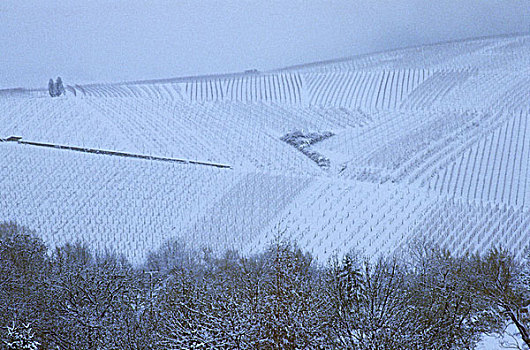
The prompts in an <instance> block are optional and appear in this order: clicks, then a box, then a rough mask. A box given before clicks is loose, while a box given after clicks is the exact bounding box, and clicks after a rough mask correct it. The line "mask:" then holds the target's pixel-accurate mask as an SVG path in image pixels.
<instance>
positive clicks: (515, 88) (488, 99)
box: [0, 36, 530, 262]
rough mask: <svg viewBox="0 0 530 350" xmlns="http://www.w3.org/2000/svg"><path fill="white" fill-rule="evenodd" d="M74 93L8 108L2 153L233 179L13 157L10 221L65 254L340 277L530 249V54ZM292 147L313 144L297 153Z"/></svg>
mask: <svg viewBox="0 0 530 350" xmlns="http://www.w3.org/2000/svg"><path fill="white" fill-rule="evenodd" d="M66 84H67V94H66V96H62V97H59V98H53V99H52V98H51V97H49V95H48V94H47V91H45V90H30V89H28V90H24V89H18V90H2V91H0V138H3V139H6V138H7V137H8V136H11V135H15V136H21V137H22V138H23V140H27V141H35V142H46V143H52V144H58V145H71V146H79V147H86V148H96V149H103V150H113V151H121V152H128V153H135V154H141V155H150V156H160V157H174V158H181V159H182V158H183V159H189V160H197V161H205V162H216V163H222V164H228V165H230V166H231V168H230V169H228V168H214V167H208V166H201V165H194V164H180V163H168V162H160V161H155V160H147V159H133V158H125V157H120V156H115V155H104V154H88V153H82V152H76V151H72V150H64V149H53V148H43V147H39V146H31V145H26V144H20V143H17V142H13V141H9V142H0V220H2V221H3V220H15V221H17V222H18V223H20V224H23V225H27V226H28V227H30V228H33V229H35V230H36V231H37V232H38V233H39V234H41V235H42V236H43V238H44V239H45V241H46V242H47V243H48V244H50V245H51V246H53V245H55V244H61V243H64V242H66V241H72V240H82V241H85V242H87V243H89V244H90V245H92V246H94V247H95V248H97V249H112V250H116V251H118V252H121V253H124V254H125V255H126V256H128V257H129V258H131V259H132V260H133V261H135V262H141V261H142V259H143V258H144V257H145V255H146V253H147V252H148V251H149V250H153V249H156V248H157V247H158V246H159V245H160V244H161V243H162V242H164V241H165V240H166V239H169V238H172V237H180V238H181V239H183V240H186V241H188V242H191V243H192V244H193V245H195V246H210V247H212V248H213V249H215V250H219V251H221V250H224V249H228V248H235V249H239V250H241V251H244V252H255V251H258V250H260V249H261V248H262V247H263V246H264V245H265V244H267V243H268V242H270V241H271V240H272V239H273V238H274V237H275V235H278V234H281V235H283V236H284V237H286V238H290V239H292V240H293V241H296V242H297V243H298V244H299V245H300V246H301V247H302V248H303V249H306V250H308V251H311V252H313V253H314V254H315V255H316V256H318V257H319V258H321V259H323V260H325V259H326V258H328V257H330V256H331V255H332V254H335V253H337V254H341V253H344V252H346V251H348V250H350V249H357V250H360V251H363V252H365V253H366V254H368V255H372V256H375V255H377V254H389V253H392V252H395V251H396V250H398V249H400V248H401V247H402V246H403V245H405V244H406V243H407V242H408V241H409V240H411V239H414V238H420V239H425V240H428V241H432V242H434V243H437V244H440V245H443V246H445V247H447V248H449V249H451V250H453V251H457V252H464V251H468V252H480V251H484V250H486V249H488V248H489V247H491V246H493V245H503V246H505V247H507V248H509V249H511V250H513V251H514V252H515V253H516V254H521V253H522V252H523V249H524V248H525V247H526V246H527V245H528V243H529V235H530V121H529V120H528V119H529V118H530V36H511V37H499V38H488V39H481V40H471V41H465V42H455V43H446V44H441V45H431V46H425V47H417V48H409V49H403V50H399V51H392V52H384V53H379V54H374V55H365V56H361V57H358V58H354V59H348V60H338V61H332V62H326V63H316V64H308V65H303V66H297V67H292V68H285V69H279V70H276V71H270V72H263V73H262V72H255V71H252V72H246V73H242V74H232V75H219V76H208V77H199V78H182V79H169V80H164V81H139V82H132V83H116V84H91V85H78V84H75V82H66ZM293 132H300V133H299V134H298V135H302V136H304V135H305V136H307V138H306V140H307V141H306V143H305V144H299V145H293V144H289V143H287V142H284V141H282V137H283V136H285V135H286V134H289V133H293ZM331 134H333V136H331V137H327V138H323V139H322V140H320V139H319V138H318V137H316V138H315V137H314V135H328V136H329V135H331ZM310 135H313V136H310ZM311 137H313V140H317V141H311V140H312V139H311ZM301 139H303V137H302V138H301Z"/></svg>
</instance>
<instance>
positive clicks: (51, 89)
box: [48, 79, 57, 97]
mask: <svg viewBox="0 0 530 350" xmlns="http://www.w3.org/2000/svg"><path fill="white" fill-rule="evenodd" d="M48 93H49V94H50V96H51V97H55V96H57V94H56V93H55V83H54V82H53V79H50V81H49V82H48Z"/></svg>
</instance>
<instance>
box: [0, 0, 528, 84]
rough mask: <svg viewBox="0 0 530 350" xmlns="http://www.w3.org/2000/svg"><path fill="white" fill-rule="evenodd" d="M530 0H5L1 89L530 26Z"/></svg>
mask: <svg viewBox="0 0 530 350" xmlns="http://www.w3.org/2000/svg"><path fill="white" fill-rule="evenodd" d="M529 13H530V5H529V3H528V1H516V0H507V1H479V0H440V1H434V2H433V1H421V0H413V1H410V0H377V1H373V0H356V1H345V0H343V1H336V0H335V1H314V0H310V1H299V0H296V1H233V0H222V1H213V0H207V1H169V0H154V1H144V0H113V1H110V0H86V1H77V0H64V1H55V2H51V1H41V0H24V1H16V0H3V1H2V2H1V3H0V37H1V38H2V40H1V41H0V53H1V54H0V88H14V87H44V86H45V84H46V82H47V79H48V78H49V77H52V76H53V77H55V76H57V75H61V76H62V77H63V78H65V80H66V81H75V82H76V83H87V82H104V81H108V82H118V81H131V80H141V79H160V78H168V77H177V76H188V75H202V74H213V73H228V72H236V71H243V70H247V69H253V68H256V69H259V70H262V71H266V70H271V69H276V68H280V67H285V66H290V65H296V64H302V63H308V62H314V61H321V60H327V59H336V58H340V57H349V56H354V55H358V54H364V53H370V52H376V51H383V50H389V49H394V48H399V47H405V46H411V45H422V44H429V43H435V42H441V41H447V40H455V39H463V38H470V37H478V36H489V35H499V34H508V33H517V32H526V31H528V29H529V23H530V20H529Z"/></svg>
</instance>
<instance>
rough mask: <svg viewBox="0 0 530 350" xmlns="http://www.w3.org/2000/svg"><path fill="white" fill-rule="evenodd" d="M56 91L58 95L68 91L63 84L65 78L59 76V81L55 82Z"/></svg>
mask: <svg viewBox="0 0 530 350" xmlns="http://www.w3.org/2000/svg"><path fill="white" fill-rule="evenodd" d="M55 93H56V96H61V95H64V94H65V93H66V90H65V89H64V86H63V80H62V79H61V77H57V81H56V82H55Z"/></svg>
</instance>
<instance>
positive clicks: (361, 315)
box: [0, 222, 530, 350]
mask: <svg viewBox="0 0 530 350" xmlns="http://www.w3.org/2000/svg"><path fill="white" fill-rule="evenodd" d="M529 277H530V265H529V264H528V262H527V259H522V260H516V259H514V257H513V256H512V255H511V254H510V253H509V252H507V251H504V250H501V249H492V250H490V251H489V252H487V253H486V254H483V255H480V256H479V255H465V256H454V255H452V254H451V253H450V252H448V251H445V250H443V249H439V248H436V247H430V246H425V245H422V244H417V245H415V246H414V247H413V248H412V249H411V250H410V252H408V253H407V254H406V255H403V256H400V257H388V258H380V259H367V258H365V257H363V256H361V255H359V254H356V253H355V252H352V253H350V254H347V255H346V256H344V257H341V258H333V259H330V261H329V262H328V263H327V264H325V265H323V264H319V263H317V262H316V261H315V260H314V259H313V257H312V256H311V255H310V254H308V253H305V252H303V251H301V250H300V249H299V248H298V247H296V245H293V244H292V243H289V242H285V241H282V240H280V239H277V240H275V241H273V242H271V244H270V245H269V246H268V247H267V249H265V251H263V252H262V253H260V254H257V255H253V256H242V255H240V254H239V253H237V252H234V251H228V252H226V253H224V254H222V255H218V254H213V253H212V252H211V251H210V250H208V249H199V250H196V249H192V247H190V246H189V245H187V244H186V242H182V241H179V240H173V241H170V242H168V243H167V244H165V245H164V246H162V247H160V248H159V249H158V250H156V251H154V252H152V253H150V254H149V256H148V258H147V261H146V262H145V263H144V264H143V265H142V266H132V265H131V264H130V263H129V262H128V261H127V260H126V259H124V258H123V257H120V256H117V255H115V254H100V253H96V252H92V251H90V249H88V248H87V247H86V246H85V245H83V244H79V243H75V244H70V243H68V244H64V245H62V246H59V247H56V248H55V249H53V250H50V249H48V248H47V247H46V245H45V244H44V243H43V241H42V240H41V239H39V238H38V237H37V236H36V235H35V234H34V233H33V232H32V231H30V230H28V229H27V228H24V227H22V226H18V225H17V224H15V223H12V222H5V223H0V349H360V350H361V349H362V350H364V349H367V350H368V349H370V350H373V349H385V350H386V349H473V348H475V347H476V345H477V342H478V341H479V340H480V337H481V336H482V335H483V334H485V333H499V334H501V333H502V332H503V331H504V330H505V327H506V325H507V324H509V323H511V324H514V325H515V326H516V328H517V330H518V332H519V333H518V334H519V337H520V340H521V341H523V342H525V343H526V344H529V345H530V339H529V336H528V327H529V326H530V317H529V314H528V309H527V307H528V305H529V304H530V298H529V291H530V278H529Z"/></svg>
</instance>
